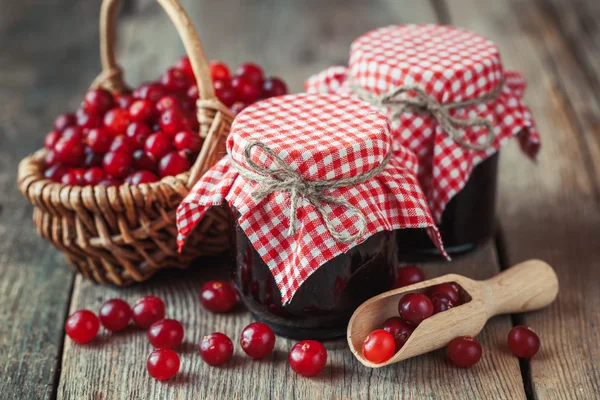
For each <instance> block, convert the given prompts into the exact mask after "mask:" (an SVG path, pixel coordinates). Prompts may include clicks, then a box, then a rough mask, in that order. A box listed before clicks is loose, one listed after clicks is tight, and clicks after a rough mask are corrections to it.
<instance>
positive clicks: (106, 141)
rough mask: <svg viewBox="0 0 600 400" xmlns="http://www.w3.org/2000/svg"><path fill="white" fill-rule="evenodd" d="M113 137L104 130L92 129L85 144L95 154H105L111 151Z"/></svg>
mask: <svg viewBox="0 0 600 400" xmlns="http://www.w3.org/2000/svg"><path fill="white" fill-rule="evenodd" d="M112 141H113V136H112V135H111V134H110V133H108V131H107V130H106V129H104V128H93V129H90V130H89V132H88V134H87V136H86V138H85V142H86V144H87V145H88V147H89V148H90V149H92V151H93V152H94V153H98V154H103V153H106V152H107V151H108V149H110V145H111V143H112Z"/></svg>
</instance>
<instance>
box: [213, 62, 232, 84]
mask: <svg viewBox="0 0 600 400" xmlns="http://www.w3.org/2000/svg"><path fill="white" fill-rule="evenodd" d="M208 66H209V68H210V76H211V77H212V79H213V81H216V80H217V79H226V80H227V79H231V73H230V72H229V68H228V67H227V64H225V63H222V62H220V61H211V62H210V63H209V65H208Z"/></svg>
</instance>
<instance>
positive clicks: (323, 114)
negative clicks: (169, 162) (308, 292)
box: [177, 94, 443, 304]
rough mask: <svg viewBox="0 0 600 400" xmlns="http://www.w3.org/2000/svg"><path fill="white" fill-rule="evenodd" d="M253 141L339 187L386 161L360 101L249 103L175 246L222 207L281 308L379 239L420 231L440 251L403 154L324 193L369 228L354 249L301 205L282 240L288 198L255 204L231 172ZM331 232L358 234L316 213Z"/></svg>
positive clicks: (185, 213) (410, 160)
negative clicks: (349, 254) (337, 260)
mask: <svg viewBox="0 0 600 400" xmlns="http://www.w3.org/2000/svg"><path fill="white" fill-rule="evenodd" d="M257 141H260V142H261V143H263V144H264V145H266V146H267V147H268V148H269V149H271V150H272V151H273V152H274V153H275V154H276V155H277V156H279V157H280V158H282V159H283V161H284V162H285V164H287V165H288V166H290V167H292V168H293V169H294V170H295V171H296V172H297V173H299V174H300V175H301V176H302V178H303V179H304V180H306V181H314V180H319V181H321V180H337V179H340V178H349V177H353V176H356V175H357V174H363V173H365V172H367V171H369V170H371V169H373V168H375V167H377V166H378V165H380V164H381V163H382V161H384V159H385V158H386V156H387V155H388V154H389V152H390V151H391V136H390V128H389V122H388V120H387V118H386V117H385V116H384V115H383V114H381V113H380V112H378V110H377V109H376V108H375V107H373V106H371V105H369V104H367V103H364V102H362V101H360V100H358V99H353V98H351V97H349V96H338V95H335V94H330V95H322V94H316V95H315V94H300V95H288V96H281V97H275V98H272V99H268V100H264V101H261V102H259V103H255V104H253V105H251V106H249V107H248V108H246V109H245V110H244V111H243V112H242V113H240V114H239V115H238V116H237V117H236V119H235V121H234V122H233V125H232V129H231V133H230V136H229V138H228V140H227V152H228V156H226V157H225V158H223V159H222V160H221V161H220V162H219V163H217V165H215V166H214V167H213V168H212V169H210V170H209V171H208V172H207V173H206V174H205V175H204V176H203V177H202V178H201V179H200V181H199V182H198V183H197V184H196V185H195V187H194V188H193V189H192V191H191V192H190V194H189V195H188V196H187V197H186V198H185V199H184V201H183V202H182V204H181V205H180V207H179V209H178V210H177V226H178V230H179V237H178V241H179V245H180V246H183V245H184V242H185V239H186V237H187V236H188V235H189V234H190V233H191V231H192V229H193V228H194V226H196V225H197V224H198V222H199V221H200V220H201V219H202V218H203V216H204V215H205V213H206V211H207V210H208V209H209V208H210V207H212V206H218V205H221V204H222V203H224V202H227V203H228V204H229V205H230V206H233V207H235V209H237V210H238V212H239V213H240V217H239V220H238V223H239V225H240V227H241V228H242V229H243V230H244V232H245V233H246V235H247V236H248V238H249V240H250V242H251V243H252V244H253V246H254V248H255V249H256V250H257V252H258V254H259V255H260V256H261V257H262V259H263V260H264V261H265V263H266V264H267V265H268V267H269V268H270V270H271V272H272V273H273V276H274V278H275V282H276V283H277V286H278V287H279V290H280V291H281V298H282V301H283V302H284V304H285V303H287V302H289V301H290V300H291V299H292V296H293V295H294V293H295V292H296V290H297V289H298V288H299V287H300V285H301V284H302V283H303V282H304V281H305V280H306V279H307V278H308V277H309V276H310V275H311V274H312V273H313V272H314V271H315V270H316V269H317V268H319V267H320V266H321V265H323V264H324V263H325V262H327V261H329V260H331V259H332V258H334V257H335V256H337V255H339V254H341V253H344V252H346V251H348V250H349V249H350V248H352V247H354V246H356V245H357V244H359V243H361V242H362V241H364V240H365V239H367V238H368V237H370V236H372V235H373V234H375V233H377V232H379V231H383V230H396V229H407V228H425V229H427V231H428V233H429V234H430V237H431V238H432V239H433V241H434V242H435V243H436V245H437V246H438V247H439V248H440V250H442V251H443V248H442V245H441V241H440V237H439V232H438V231H437V228H436V226H435V223H434V221H433V218H432V216H431V214H430V213H429V210H428V208H427V202H426V200H425V197H424V195H423V192H422V191H421V189H420V187H419V184H418V181H417V178H416V163H417V162H416V159H415V157H414V155H413V154H412V153H411V152H409V151H401V152H400V154H401V156H400V157H394V158H393V159H392V160H391V161H390V162H389V163H388V164H387V166H386V167H385V168H384V169H383V171H382V172H381V173H380V174H379V175H376V176H375V177H373V178H371V179H369V180H367V181H365V182H362V183H357V184H354V185H353V186H347V187H340V188H337V189H327V191H326V194H327V195H330V196H333V197H336V198H341V199H345V200H346V201H347V202H349V203H350V204H351V205H352V206H354V207H356V208H357V209H358V210H360V212H362V213H363V214H364V216H365V217H366V220H367V224H366V229H365V231H364V233H363V234H362V236H360V237H358V238H357V239H356V240H354V242H351V243H341V242H339V241H337V240H336V239H335V238H334V237H333V236H332V234H331V233H330V232H329V230H328V229H327V228H326V225H325V223H324V219H323V217H322V216H321V214H319V212H317V210H316V209H315V208H314V207H313V205H311V204H310V203H309V202H308V201H307V200H306V199H305V198H303V197H302V196H299V201H298V208H297V213H296V217H297V220H296V225H295V227H296V233H295V234H294V235H291V236H290V235H288V226H289V223H290V193H289V192H287V191H276V192H273V193H271V194H268V195H267V196H266V197H265V198H263V199H258V200H257V199H256V198H255V197H253V196H252V192H253V191H255V190H257V189H260V188H261V184H260V183H257V182H256V181H254V180H250V179H247V178H245V177H244V176H242V175H241V174H240V173H239V172H238V171H237V170H236V169H235V168H234V167H232V163H238V165H242V166H244V167H246V168H248V167H249V164H248V163H247V160H246V158H245V153H244V152H245V149H246V148H247V146H248V145H249V144H251V143H255V142H257ZM250 159H251V161H253V162H255V163H257V164H258V165H260V166H263V167H266V168H269V169H271V170H273V171H276V170H277V169H278V168H279V167H278V166H277V165H276V164H275V163H274V162H273V159H272V157H271V156H270V155H268V154H267V153H265V151H264V150H262V149H261V148H254V149H252V151H251V152H250ZM322 205H323V206H324V209H325V214H326V216H327V217H328V218H329V220H330V221H332V222H333V225H334V227H335V229H336V232H345V233H347V234H350V235H351V234H355V233H357V232H360V228H359V227H358V226H357V225H358V223H357V221H358V217H357V215H356V214H355V213H354V212H351V211H350V210H349V209H348V208H347V207H344V206H339V205H332V204H327V203H325V204H322Z"/></svg>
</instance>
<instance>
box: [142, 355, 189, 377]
mask: <svg viewBox="0 0 600 400" xmlns="http://www.w3.org/2000/svg"><path fill="white" fill-rule="evenodd" d="M180 365H181V362H180V361H179V356H178V355H177V353H175V352H174V351H173V350H169V349H159V350H154V351H153V352H152V353H150V356H149V357H148V361H147V362H146V368H147V369H148V373H149V374H150V376H151V377H153V378H154V379H156V380H158V381H166V380H167V379H171V378H172V377H173V376H175V374H176V373H177V372H179V367H180Z"/></svg>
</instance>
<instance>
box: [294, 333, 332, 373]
mask: <svg viewBox="0 0 600 400" xmlns="http://www.w3.org/2000/svg"><path fill="white" fill-rule="evenodd" d="M288 360H289V362H290V366H291V367H292V369H293V370H294V371H296V373H298V374H300V375H303V376H315V375H317V374H318V373H319V372H321V371H322V370H323V368H325V364H327V350H325V347H324V346H323V345H322V344H321V343H320V342H317V341H316V340H303V341H301V342H299V343H296V344H295V345H294V347H292V350H291V351H290V354H289V356H288Z"/></svg>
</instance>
